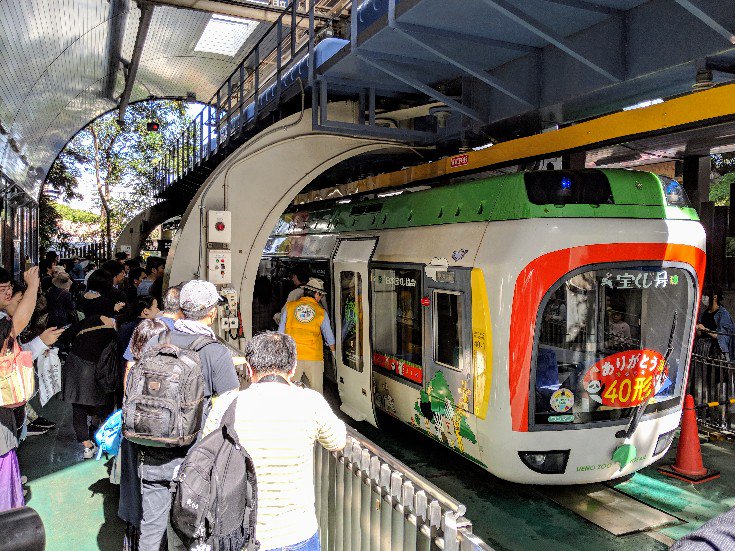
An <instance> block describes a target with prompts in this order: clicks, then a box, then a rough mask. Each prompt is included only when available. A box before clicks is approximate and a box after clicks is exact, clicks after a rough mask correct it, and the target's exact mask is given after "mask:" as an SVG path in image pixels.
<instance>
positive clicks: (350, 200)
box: [337, 199, 352, 205]
mask: <svg viewBox="0 0 735 551" xmlns="http://www.w3.org/2000/svg"><path fill="white" fill-rule="evenodd" d="M337 202H338V203H339V204H340V205H346V204H347V203H351V202H352V199H340V200H339V201H337Z"/></svg>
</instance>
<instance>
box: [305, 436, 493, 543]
mask: <svg viewBox="0 0 735 551" xmlns="http://www.w3.org/2000/svg"><path fill="white" fill-rule="evenodd" d="M347 430H348V436H347V446H346V447H345V448H344V450H342V451H340V452H328V451H327V450H325V449H324V448H323V447H322V446H319V445H317V446H316V449H315V457H314V471H315V477H314V480H315V484H316V488H315V493H316V511H317V518H318V520H319V535H320V539H321V545H322V549H323V550H329V551H412V550H422V551H423V550H426V551H429V550H430V549H443V550H445V551H472V550H476V551H483V550H486V551H491V550H492V548H491V547H490V546H488V545H487V544H486V543H485V542H483V541H482V540H481V539H480V538H478V537H477V536H475V535H474V534H473V533H472V523H471V522H470V521H469V520H467V518H465V517H464V514H465V512H466V507H465V506H464V505H463V504H461V503H459V502H458V501H457V500H455V499H454V498H453V497H451V496H450V495H448V494H447V493H445V492H444V491H442V490H441V489H439V488H437V487H436V486H434V485H433V484H431V483H430V482H429V481H428V480H426V479H424V478H423V477H421V476H420V475H418V474H417V473H416V472H414V471H413V470H411V469H410V468H409V467H407V466H406V465H404V464H403V463H402V462H400V461H399V460H398V459H396V458H395V457H393V456H391V455H390V454H388V453H387V452H386V451H385V450H383V449H381V448H380V447H378V446H377V445H375V444H374V443H372V442H370V441H369V440H367V439H366V438H365V437H364V436H362V435H361V434H360V433H358V432H357V431H355V430H354V429H351V428H350V427H348V429H347Z"/></svg>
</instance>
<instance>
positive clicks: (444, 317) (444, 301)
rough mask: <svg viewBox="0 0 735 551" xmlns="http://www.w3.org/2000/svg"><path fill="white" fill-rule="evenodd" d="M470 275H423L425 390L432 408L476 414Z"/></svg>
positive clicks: (451, 270)
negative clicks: (453, 409)
mask: <svg viewBox="0 0 735 551" xmlns="http://www.w3.org/2000/svg"><path fill="white" fill-rule="evenodd" d="M471 273H472V270H470V269H469V268H448V269H447V270H446V271H438V272H436V274H435V275H433V277H429V276H428V275H425V276H424V302H425V305H426V306H428V307H427V308H426V310H427V314H428V315H426V316H424V324H425V325H424V366H425V377H424V390H425V391H426V393H427V394H428V398H429V401H430V402H431V405H432V409H433V408H435V407H436V408H440V407H446V406H448V405H451V406H452V407H459V408H461V409H463V410H464V411H467V412H472V411H473V401H474V396H473V392H474V385H473V379H472V296H471Z"/></svg>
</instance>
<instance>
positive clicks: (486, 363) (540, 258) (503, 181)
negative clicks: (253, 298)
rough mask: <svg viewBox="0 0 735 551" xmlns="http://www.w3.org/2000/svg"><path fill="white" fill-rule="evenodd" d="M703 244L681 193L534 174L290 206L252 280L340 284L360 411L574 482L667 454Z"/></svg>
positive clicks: (340, 369) (474, 453)
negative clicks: (298, 278) (304, 268)
mask: <svg viewBox="0 0 735 551" xmlns="http://www.w3.org/2000/svg"><path fill="white" fill-rule="evenodd" d="M704 242H705V235H704V230H703V228H702V226H701V224H700V223H699V221H698V218H697V215H696V213H695V211H694V209H692V208H691V207H690V206H689V204H688V201H687V198H686V195H685V193H684V190H683V189H682V187H681V185H680V184H679V183H677V182H676V181H675V180H672V179H669V178H666V177H662V176H657V175H654V174H652V173H648V172H634V171H626V170H597V169H589V170H580V171H543V172H526V173H515V174H508V175H503V176H496V177H491V178H483V179H477V180H474V181H470V182H463V183H458V184H453V185H451V186H437V187H432V188H431V189H423V190H419V191H415V192H411V191H410V190H406V191H405V192H404V193H402V194H400V195H395V196H390V197H383V198H378V199H370V200H358V199H353V200H352V201H351V202H346V201H344V200H343V201H342V202H340V203H329V204H327V203H322V204H315V205H310V206H309V208H307V209H304V208H301V209H300V210H297V209H293V210H291V211H289V212H287V213H285V214H284V215H283V216H282V218H281V220H280V222H279V224H278V225H277V227H276V228H275V229H274V231H273V233H272V235H271V237H270V239H269V241H268V243H267V245H266V248H265V251H264V253H263V257H262V260H261V265H260V268H259V277H261V278H263V277H265V278H268V280H269V281H270V282H272V283H273V285H274V286H275V287H276V289H277V290H278V289H279V288H280V286H283V285H284V282H285V281H286V280H287V274H289V273H290V272H291V271H292V270H293V269H294V267H295V266H296V265H298V264H302V263H303V264H306V265H308V267H309V269H310V270H311V272H312V273H313V274H314V275H315V276H317V277H320V278H322V279H324V281H325V282H327V285H328V286H329V288H330V289H331V290H332V292H331V293H330V295H329V302H330V305H329V306H330V317H331V318H332V320H333V321H334V325H335V335H336V337H337V347H336V354H335V356H334V362H333V363H334V365H333V366H332V372H331V375H330V377H331V378H334V380H335V381H336V383H337V386H338V389H339V394H340V399H341V401H342V405H341V409H342V410H343V411H344V412H345V413H346V414H347V415H349V416H350V417H352V418H354V419H356V420H358V421H367V422H369V423H372V424H373V425H376V426H377V419H376V415H377V414H379V415H381V416H382V415H389V416H391V417H394V418H396V419H398V420H400V421H402V422H403V423H406V424H408V425H410V426H411V427H413V428H414V429H416V430H418V431H420V432H422V433H424V434H425V435H427V436H429V437H431V438H433V439H435V440H437V441H439V442H441V443H442V444H444V445H445V446H447V447H448V448H450V449H451V450H453V451H454V452H456V453H458V454H460V455H462V456H463V457H466V458H467V459H469V460H471V461H473V462H474V463H476V464H478V465H480V466H482V467H483V468H485V469H487V470H488V471H490V472H491V473H493V474H495V475H497V476H499V477H501V478H504V479H507V480H511V481H516V482H522V483H534V484H576V483H588V482H597V481H605V480H610V479H613V478H617V477H620V476H624V475H627V474H630V473H632V472H635V471H636V470H638V469H640V468H642V467H644V466H646V465H649V464H651V463H652V462H654V461H655V460H657V459H659V458H660V457H662V456H663V454H664V453H665V452H666V451H667V449H668V448H669V446H670V444H671V442H672V439H673V436H674V431H675V430H676V428H677V426H678V424H679V419H680V415H681V406H682V400H683V394H684V392H683V391H684V386H685V383H686V376H687V369H688V357H689V351H690V347H691V342H692V338H693V334H694V329H695V327H694V326H695V324H694V320H695V319H696V314H697V305H698V301H699V297H700V294H701V290H702V282H703V277H704V267H705V252H704ZM284 296H285V295H284ZM265 328H266V327H258V323H257V322H256V321H254V326H253V331H254V332H257V331H258V330H262V329H265Z"/></svg>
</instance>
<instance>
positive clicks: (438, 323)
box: [433, 290, 462, 370]
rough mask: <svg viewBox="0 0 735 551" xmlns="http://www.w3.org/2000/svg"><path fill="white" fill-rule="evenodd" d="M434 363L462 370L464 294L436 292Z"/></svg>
mask: <svg viewBox="0 0 735 551" xmlns="http://www.w3.org/2000/svg"><path fill="white" fill-rule="evenodd" d="M433 302H434V361H435V362H436V363H437V364H439V365H443V366H445V367H450V368H452V369H457V370H461V369H462V293H456V292H451V291H439V290H437V291H434V301H433Z"/></svg>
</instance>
